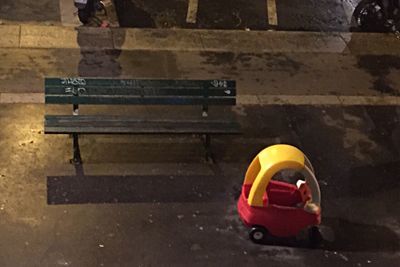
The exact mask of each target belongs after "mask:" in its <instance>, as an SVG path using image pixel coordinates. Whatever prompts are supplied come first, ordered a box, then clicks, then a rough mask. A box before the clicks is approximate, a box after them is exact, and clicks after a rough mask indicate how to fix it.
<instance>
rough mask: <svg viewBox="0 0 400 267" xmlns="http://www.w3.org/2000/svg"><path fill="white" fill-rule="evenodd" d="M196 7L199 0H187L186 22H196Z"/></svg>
mask: <svg viewBox="0 0 400 267" xmlns="http://www.w3.org/2000/svg"><path fill="white" fill-rule="evenodd" d="M198 8H199V0H189V4H188V10H187V15H186V22H187V23H196V20H197V10H198Z"/></svg>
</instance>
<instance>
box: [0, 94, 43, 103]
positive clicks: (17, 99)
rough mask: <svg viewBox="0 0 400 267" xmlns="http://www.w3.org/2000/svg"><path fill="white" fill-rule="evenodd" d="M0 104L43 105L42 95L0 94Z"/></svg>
mask: <svg viewBox="0 0 400 267" xmlns="http://www.w3.org/2000/svg"><path fill="white" fill-rule="evenodd" d="M0 103H1V104H17V103H23V104H25V103H26V104H29V103H35V104H36V103H44V94H43V93H0Z"/></svg>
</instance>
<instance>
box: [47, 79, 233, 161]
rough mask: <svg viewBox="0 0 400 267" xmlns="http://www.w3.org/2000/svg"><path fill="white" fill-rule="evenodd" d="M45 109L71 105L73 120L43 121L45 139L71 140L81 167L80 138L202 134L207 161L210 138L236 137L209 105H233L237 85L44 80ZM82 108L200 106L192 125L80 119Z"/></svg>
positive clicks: (227, 82)
mask: <svg viewBox="0 0 400 267" xmlns="http://www.w3.org/2000/svg"><path fill="white" fill-rule="evenodd" d="M45 103H46V104H57V105H58V104H70V105H72V109H73V110H72V115H48V114H46V115H45V119H44V132H45V134H70V135H72V137H73V159H72V160H71V161H72V162H73V163H75V164H81V163H82V159H81V155H80V149H79V139H78V137H79V135H80V134H198V135H200V136H202V137H204V140H203V141H204V146H205V151H206V154H205V155H206V159H207V160H212V154H211V150H210V142H211V137H210V136H211V135H216V134H238V133H240V126H239V124H238V123H237V122H236V121H235V120H232V119H229V120H226V119H223V120H222V119H210V118H209V116H208V112H209V106H211V105H224V106H226V105H235V104H236V88H235V81H230V80H144V79H142V80H137V79H103V78H46V79H45ZM80 105H165V106H166V107H165V108H166V109H169V108H170V106H171V105H172V106H177V105H196V106H200V107H202V108H201V110H200V108H199V113H198V114H199V116H198V117H196V118H193V119H179V118H177V119H175V118H173V119H151V120H149V119H143V118H140V117H139V116H113V115H109V114H96V115H81V114H79V106H80Z"/></svg>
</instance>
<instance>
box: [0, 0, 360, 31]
mask: <svg viewBox="0 0 400 267" xmlns="http://www.w3.org/2000/svg"><path fill="white" fill-rule="evenodd" d="M60 1H67V0H55V1H50V0H36V1H28V0H12V1H11V0H3V1H2V3H1V5H0V21H2V22H3V23H11V24H12V23H20V22H23V23H26V22H29V23H40V24H56V25H58V24H60V23H61V22H62V18H61V17H62V16H67V17H69V16H72V14H70V15H68V14H65V13H66V12H72V11H71V10H70V7H68V10H60V7H61V8H62V7H67V6H69V5H66V4H62V5H60ZM71 1H72V0H71ZM359 1H360V0H345V1H342V0H276V14H275V15H276V17H277V22H278V23H277V25H270V24H269V18H268V15H267V14H268V1H266V0H254V1H250V2H249V1H246V0H218V1H214V0H200V1H199V2H198V10H197V13H196V14H197V15H196V23H188V22H187V21H186V17H187V13H188V3H189V0H171V1H158V0H147V1H143V0H117V1H114V2H115V7H116V11H117V15H118V18H119V23H120V26H121V27H138V28H189V29H191V28H196V29H238V30H268V29H277V30H282V31H324V32H330V31H341V32H347V31H349V30H350V28H351V26H352V25H351V16H352V13H353V11H354V9H355V7H356V6H357V4H358V2H359ZM72 17H73V16H72ZM75 20H76V19H75ZM68 23H69V22H68ZM76 23H77V22H76Z"/></svg>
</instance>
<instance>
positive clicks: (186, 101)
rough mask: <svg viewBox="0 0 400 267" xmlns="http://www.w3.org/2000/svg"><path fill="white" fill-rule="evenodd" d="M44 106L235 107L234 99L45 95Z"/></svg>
mask: <svg viewBox="0 0 400 267" xmlns="http://www.w3.org/2000/svg"><path fill="white" fill-rule="evenodd" d="M45 102H46V104H104V105H118V104H121V105H126V104H141V105H203V104H208V105H235V104H236V98H230V97H229V98H228V97H207V98H205V97H177V96H171V97H168V96H166V97H138V96H119V95H117V96H112V95H91V96H85V95H81V96H71V95H46V96H45Z"/></svg>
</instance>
